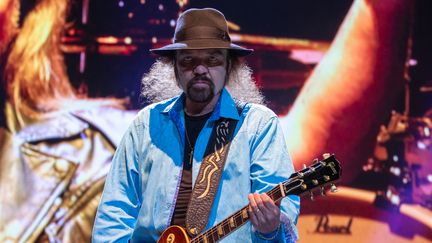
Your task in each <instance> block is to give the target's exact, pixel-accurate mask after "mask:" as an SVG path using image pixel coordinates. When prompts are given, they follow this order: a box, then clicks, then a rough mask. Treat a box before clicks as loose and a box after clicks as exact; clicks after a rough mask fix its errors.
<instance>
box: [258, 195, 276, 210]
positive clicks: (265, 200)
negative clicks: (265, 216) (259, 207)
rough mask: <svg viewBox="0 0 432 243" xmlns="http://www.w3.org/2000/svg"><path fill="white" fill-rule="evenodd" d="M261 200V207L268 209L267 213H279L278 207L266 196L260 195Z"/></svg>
mask: <svg viewBox="0 0 432 243" xmlns="http://www.w3.org/2000/svg"><path fill="white" fill-rule="evenodd" d="M261 200H262V201H263V205H264V206H265V207H266V208H267V209H268V211H269V212H272V213H274V214H277V212H279V210H280V209H279V206H278V205H276V203H275V202H274V201H273V199H271V198H270V197H269V196H268V195H267V194H261Z"/></svg>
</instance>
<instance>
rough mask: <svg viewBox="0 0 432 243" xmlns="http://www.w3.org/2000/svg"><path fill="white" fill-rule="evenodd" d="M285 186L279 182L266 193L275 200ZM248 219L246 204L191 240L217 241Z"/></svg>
mask: <svg viewBox="0 0 432 243" xmlns="http://www.w3.org/2000/svg"><path fill="white" fill-rule="evenodd" d="M284 187H285V186H284V185H282V184H280V185H279V186H276V187H274V188H273V189H271V190H270V191H268V192H267V193H266V194H267V195H268V196H269V197H270V198H271V199H273V201H275V202H277V201H279V200H281V199H282V198H284V197H285V188H284ZM248 220H249V213H248V206H245V207H243V208H242V209H240V210H239V211H237V212H235V213H234V214H232V215H231V216H230V217H228V218H227V219H224V220H223V221H221V222H220V223H218V224H217V225H215V226H213V227H212V228H211V229H209V230H207V231H205V232H203V233H201V234H200V235H198V236H197V237H195V238H193V239H192V240H191V242H217V241H219V240H221V239H222V238H224V237H225V236H227V235H228V234H230V233H231V232H233V231H235V230H236V229H238V228H239V227H241V226H242V225H243V224H245V223H246V222H247V221H248Z"/></svg>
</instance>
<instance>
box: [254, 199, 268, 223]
mask: <svg viewBox="0 0 432 243" xmlns="http://www.w3.org/2000/svg"><path fill="white" fill-rule="evenodd" d="M253 198H254V200H255V203H256V205H257V206H256V209H255V211H254V212H255V215H256V216H257V219H258V222H260V223H264V222H265V221H266V217H265V215H266V214H268V213H269V211H268V209H267V208H266V207H265V206H264V204H263V201H262V199H261V196H260V194H259V193H257V192H255V193H254V194H253Z"/></svg>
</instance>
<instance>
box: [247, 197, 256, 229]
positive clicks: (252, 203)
mask: <svg viewBox="0 0 432 243" xmlns="http://www.w3.org/2000/svg"><path fill="white" fill-rule="evenodd" d="M248 199H249V207H248V212H249V217H250V220H251V223H252V225H253V226H254V227H255V228H257V227H258V218H257V216H256V215H255V211H256V210H257V209H258V207H257V205H256V202H255V199H254V196H253V194H249V195H248Z"/></svg>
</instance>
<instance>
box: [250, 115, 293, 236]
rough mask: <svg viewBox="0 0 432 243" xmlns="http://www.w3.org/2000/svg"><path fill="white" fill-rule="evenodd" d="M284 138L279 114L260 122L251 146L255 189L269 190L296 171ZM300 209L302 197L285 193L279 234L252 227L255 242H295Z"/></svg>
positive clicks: (255, 190)
mask: <svg viewBox="0 0 432 243" xmlns="http://www.w3.org/2000/svg"><path fill="white" fill-rule="evenodd" d="M284 139H285V138H284V136H283V133H282V129H281V127H280V124H279V121H278V119H277V117H276V116H272V117H271V118H270V119H269V120H268V121H267V122H265V123H262V125H260V127H259V129H258V132H257V133H256V137H255V138H254V139H253V143H252V150H251V159H252V161H251V182H252V184H251V185H252V188H251V191H252V192H259V193H263V192H267V191H269V190H270V189H272V188H273V187H275V186H276V185H277V184H278V183H280V182H283V181H285V180H287V179H288V178H289V176H290V175H291V174H292V173H293V172H294V166H293V164H292V161H291V159H290V156H289V154H288V151H287V149H286V146H285V140H284ZM299 213H300V198H299V197H298V196H296V195H290V196H288V197H285V198H284V199H283V200H282V202H281V217H280V221H281V225H280V227H279V230H278V232H277V235H276V233H275V236H272V237H270V238H266V237H263V235H261V234H259V233H258V232H256V231H255V230H254V229H253V227H252V240H253V242H295V241H296V240H298V232H297V229H296V223H297V219H298V216H299Z"/></svg>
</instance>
